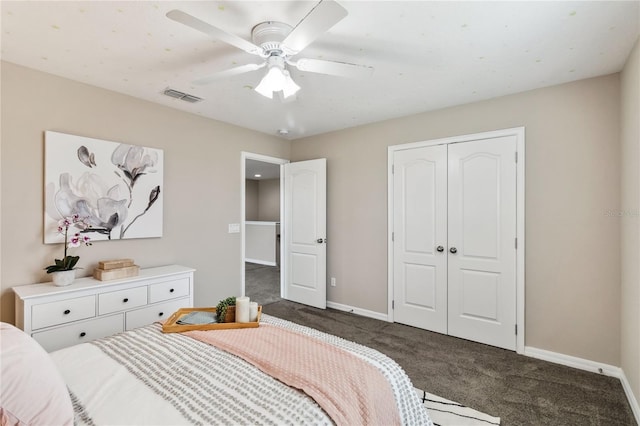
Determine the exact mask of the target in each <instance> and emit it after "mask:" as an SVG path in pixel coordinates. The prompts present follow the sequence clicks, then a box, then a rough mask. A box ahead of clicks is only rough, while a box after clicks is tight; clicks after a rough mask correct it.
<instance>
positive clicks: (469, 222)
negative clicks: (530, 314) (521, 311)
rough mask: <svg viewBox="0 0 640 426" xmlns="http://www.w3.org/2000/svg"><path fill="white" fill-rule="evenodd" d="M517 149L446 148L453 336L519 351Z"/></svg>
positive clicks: (494, 144) (500, 143)
mask: <svg viewBox="0 0 640 426" xmlns="http://www.w3.org/2000/svg"><path fill="white" fill-rule="evenodd" d="M515 152H516V143H515V137H514V136H505V137H500V138H494V139H486V140H480V141H473V142H465V143H455V144H450V145H449V215H448V238H449V252H448V253H447V254H448V279H449V315H448V329H449V334H450V335H452V336H457V337H462V338H465V339H469V340H474V341H476V342H481V343H486V344H489V345H493V346H498V347H501V348H505V349H511V350H514V349H515V347H516V334H515V325H516V246H515V244H516V159H515Z"/></svg>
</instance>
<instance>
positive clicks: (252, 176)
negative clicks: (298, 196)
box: [241, 152, 288, 305]
mask: <svg viewBox="0 0 640 426" xmlns="http://www.w3.org/2000/svg"><path fill="white" fill-rule="evenodd" d="M287 162H288V161H287V160H284V159H280V158H273V157H267V156H263V155H259V154H251V153H244V152H243V153H242V163H243V167H242V169H243V173H242V178H243V179H242V191H241V192H242V216H243V218H242V219H243V220H242V259H243V262H242V294H244V295H245V296H249V297H250V298H251V300H252V301H256V302H258V303H259V304H260V305H265V304H268V303H273V302H276V301H278V300H280V299H281V297H282V294H283V292H282V283H283V279H282V278H283V277H282V273H281V268H280V267H281V244H280V239H281V231H280V229H281V227H280V225H281V217H282V201H283V200H282V191H283V188H282V184H281V183H282V179H281V171H280V166H281V164H284V163H287Z"/></svg>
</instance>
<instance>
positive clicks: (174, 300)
mask: <svg viewBox="0 0 640 426" xmlns="http://www.w3.org/2000/svg"><path fill="white" fill-rule="evenodd" d="M193 272H194V269H191V268H187V267H184V266H179V265H170V266H161V267H157V268H148V269H141V270H140V275H138V276H137V277H130V278H123V279H118V280H112V281H98V280H96V279H94V278H90V277H87V278H79V279H77V280H75V281H74V282H73V283H72V284H71V285H68V286H66V287H57V286H55V285H53V284H52V283H43V284H31V285H22V286H17V287H13V291H14V292H15V294H16V299H15V303H16V326H17V327H19V328H21V329H22V330H24V331H25V332H26V333H27V334H29V335H31V336H32V337H33V338H34V339H36V341H38V343H40V345H42V347H43V348H44V349H45V350H47V351H48V352H51V351H55V350H57V349H61V348H64V347H67V346H71V345H75V344H78V343H83V342H88V341H90V340H93V339H98V338H100V337H105V336H110V335H112V334H115V333H120V332H122V331H124V330H131V329H134V328H137V327H141V326H143V325H147V324H151V323H152V322H154V321H157V320H163V319H167V318H169V316H170V315H171V314H172V313H173V312H175V311H177V310H178V309H180V308H185V307H193Z"/></svg>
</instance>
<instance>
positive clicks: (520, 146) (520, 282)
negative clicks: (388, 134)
mask: <svg viewBox="0 0 640 426" xmlns="http://www.w3.org/2000/svg"><path fill="white" fill-rule="evenodd" d="M504 136H515V138H516V152H517V167H516V238H517V242H518V246H517V250H516V327H517V330H518V332H517V335H516V352H517V353H519V354H523V353H524V342H525V331H526V327H525V247H526V245H525V211H524V208H525V128H524V127H514V128H510V129H502V130H495V131H490V132H482V133H472V134H467V135H460V136H453V137H447V138H441V139H430V140H426V141H420V142H412V143H406V144H400V145H391V146H389V147H388V149H387V271H388V272H387V318H388V320H389V321H390V322H394V318H393V305H392V304H393V276H394V270H393V263H394V262H393V260H394V258H393V240H392V239H393V195H394V193H393V154H394V153H395V152H396V151H402V150H406V149H413V148H423V147H427V146H433V145H443V144H445V145H446V144H451V143H459V142H471V141H475V140H479V139H493V138H499V137H504ZM514 160H515V159H514Z"/></svg>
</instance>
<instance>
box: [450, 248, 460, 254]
mask: <svg viewBox="0 0 640 426" xmlns="http://www.w3.org/2000/svg"><path fill="white" fill-rule="evenodd" d="M449 251H450V252H451V253H453V254H456V253H457V252H458V249H457V248H455V247H451V248H450V249H449Z"/></svg>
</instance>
